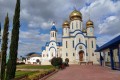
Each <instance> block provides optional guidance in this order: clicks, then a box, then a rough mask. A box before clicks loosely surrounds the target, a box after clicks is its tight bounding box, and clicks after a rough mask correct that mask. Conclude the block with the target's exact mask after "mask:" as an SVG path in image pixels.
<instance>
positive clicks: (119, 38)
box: [96, 35, 120, 51]
mask: <svg viewBox="0 0 120 80" xmlns="http://www.w3.org/2000/svg"><path fill="white" fill-rule="evenodd" d="M118 44H120V35H119V36H117V37H115V38H114V39H112V40H111V41H109V42H107V43H106V44H104V45H102V46H101V47H99V48H98V49H97V50H96V51H102V50H104V49H107V48H110V47H114V46H118Z"/></svg>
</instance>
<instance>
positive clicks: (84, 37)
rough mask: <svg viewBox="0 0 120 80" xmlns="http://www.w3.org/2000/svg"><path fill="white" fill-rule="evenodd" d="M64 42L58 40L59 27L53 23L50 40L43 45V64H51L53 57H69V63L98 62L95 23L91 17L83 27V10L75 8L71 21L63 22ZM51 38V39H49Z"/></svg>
mask: <svg viewBox="0 0 120 80" xmlns="http://www.w3.org/2000/svg"><path fill="white" fill-rule="evenodd" d="M62 26H63V27H62V30H63V33H62V42H57V29H56V26H55V25H53V26H52V28H51V30H50V41H49V42H46V44H45V46H44V47H42V61H41V64H42V65H49V64H51V63H50V61H51V59H52V58H53V57H61V58H62V59H63V61H65V59H66V58H68V59H69V64H78V63H79V62H88V61H93V63H94V64H96V63H98V61H97V54H96V52H95V50H96V37H95V35H94V23H93V22H92V21H91V20H90V19H89V20H88V21H87V22H86V28H83V20H82V14H81V12H79V11H77V10H74V11H72V12H71V14H70V15H69V21H67V20H66V21H64V23H63V24H62ZM48 40H49V39H48Z"/></svg>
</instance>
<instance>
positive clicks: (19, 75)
mask: <svg viewBox="0 0 120 80" xmlns="http://www.w3.org/2000/svg"><path fill="white" fill-rule="evenodd" d="M35 73H38V71H16V74H15V77H16V78H17V77H21V76H24V75H28V76H29V75H33V74H35Z"/></svg>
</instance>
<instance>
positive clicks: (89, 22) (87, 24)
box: [86, 19, 93, 28]
mask: <svg viewBox="0 0 120 80" xmlns="http://www.w3.org/2000/svg"><path fill="white" fill-rule="evenodd" d="M86 27H87V28H88V27H93V22H92V21H91V20H90V19H89V20H88V21H87V22H86Z"/></svg>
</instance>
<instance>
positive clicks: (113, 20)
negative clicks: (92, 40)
mask: <svg viewBox="0 0 120 80" xmlns="http://www.w3.org/2000/svg"><path fill="white" fill-rule="evenodd" d="M119 25H120V18H118V17H117V16H109V17H107V18H106V19H105V20H104V22H103V23H101V24H99V25H98V27H99V29H100V32H99V33H100V34H106V35H107V34H108V35H115V34H117V33H120V29H119V28H120V26H119Z"/></svg>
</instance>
